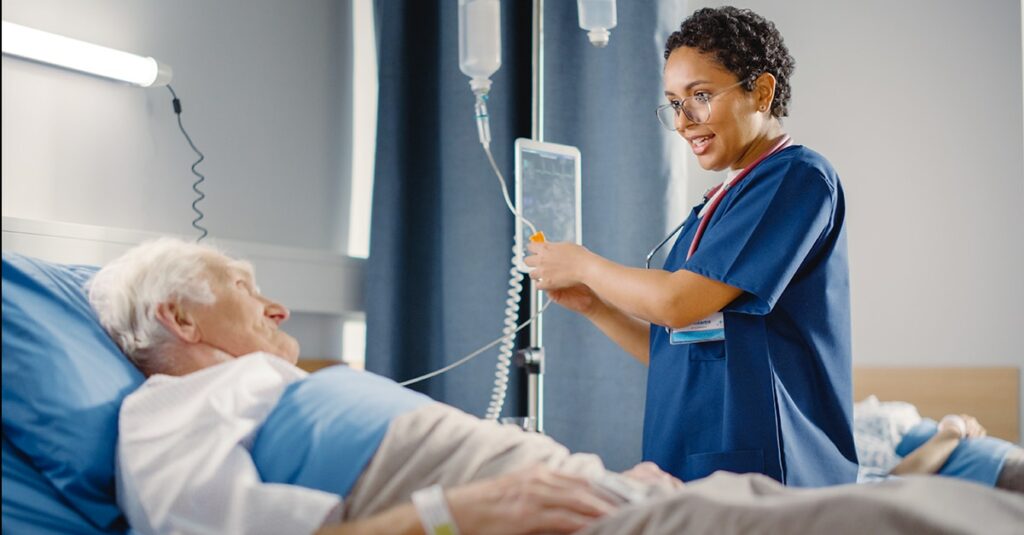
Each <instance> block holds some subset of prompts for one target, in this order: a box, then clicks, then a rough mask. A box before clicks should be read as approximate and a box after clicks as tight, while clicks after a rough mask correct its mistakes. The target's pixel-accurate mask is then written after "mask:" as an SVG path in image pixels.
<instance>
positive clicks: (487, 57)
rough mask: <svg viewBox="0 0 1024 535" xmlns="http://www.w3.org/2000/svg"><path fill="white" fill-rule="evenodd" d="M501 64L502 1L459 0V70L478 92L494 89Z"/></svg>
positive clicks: (475, 91) (474, 90)
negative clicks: (493, 75)
mask: <svg viewBox="0 0 1024 535" xmlns="http://www.w3.org/2000/svg"><path fill="white" fill-rule="evenodd" d="M498 67H501V4H500V3H499V1H498V0H459V69H461V70H462V73H463V74H465V75H466V76H469V77H470V78H471V80H470V82H469V85H470V87H472V88H473V92H474V93H478V92H482V93H486V92H487V91H489V90H490V88H491V80H490V78H491V75H492V74H494V73H495V72H497V70H498Z"/></svg>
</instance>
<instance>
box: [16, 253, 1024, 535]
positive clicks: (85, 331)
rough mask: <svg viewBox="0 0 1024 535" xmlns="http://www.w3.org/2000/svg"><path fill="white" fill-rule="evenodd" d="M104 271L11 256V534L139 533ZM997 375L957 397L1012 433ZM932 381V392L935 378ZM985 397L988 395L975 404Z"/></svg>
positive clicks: (1013, 390) (126, 386)
mask: <svg viewBox="0 0 1024 535" xmlns="http://www.w3.org/2000/svg"><path fill="white" fill-rule="evenodd" d="M95 271H96V268H94V267H89V266H67V265H61V264H53V263H49V262H45V261H41V260H38V259H34V258H30V257H26V256H22V255H18V254H16V253H11V252H7V251H5V252H4V254H3V292H2V294H3V354H2V361H3V362H2V364H3V530H4V532H5V533H8V532H10V533H76V534H96V533H128V532H130V529H129V528H128V526H127V525H126V523H125V520H124V517H123V515H122V514H121V511H120V510H119V509H118V506H117V504H116V501H115V494H114V447H115V443H116V426H117V412H118V408H119V405H120V401H121V400H122V399H123V398H124V396H125V395H127V394H128V393H129V392H131V391H132V390H134V389H135V388H136V387H137V386H138V385H140V384H141V383H142V381H143V377H142V376H141V374H140V373H139V372H138V371H137V370H136V369H135V368H134V367H133V366H132V365H131V363H130V362H129V361H128V360H127V358H125V357H124V356H123V355H122V354H121V353H120V351H118V349H117V347H116V346H115V345H114V344H113V342H112V341H111V340H110V339H109V338H108V337H107V336H106V334H105V333H104V332H103V331H102V329H101V328H100V326H99V325H98V323H97V322H96V320H95V317H94V315H93V313H92V310H91V308H90V307H89V304H88V301H87V299H86V295H85V292H84V288H83V285H84V284H85V283H86V281H87V280H88V279H89V278H90V277H91V275H92V274H93V273H94V272H95ZM977 372H978V373H982V374H984V373H988V372H986V371H984V370H978V371H977ZM888 373H889V374H890V375H891V374H892V372H891V371H890V372H888ZM906 373H908V374H910V375H911V376H912V380H911V382H912V383H921V382H922V381H924V382H925V383H927V381H936V380H938V379H934V378H932V379H929V378H930V377H931V375H930V372H921V371H920V370H918V371H917V372H911V371H907V372H906ZM964 373H967V374H971V373H974V372H971V371H966V370H960V371H959V377H960V378H961V379H962V377H963V376H964ZM995 373H996V374H997V375H998V377H1001V378H1002V377H1010V379H1008V380H1006V381H1007V382H1006V383H1005V384H1004V383H999V384H1002V385H1003V386H1001V387H999V388H1002V389H1006V390H999V393H998V394H996V395H995V396H994V397H992V398H991V400H989V397H986V396H987V395H988V394H989V393H990V392H989V391H990V390H992V384H994V383H985V384H984V385H979V386H978V387H971V388H968V389H967V390H965V392H968V393H970V394H969V395H967V394H965V395H964V397H963V398H962V399H959V400H954V401H950V402H951V403H953V402H955V403H957V407H958V409H957V410H962V411H965V412H967V411H969V412H973V413H975V414H976V415H978V416H980V417H981V418H982V420H983V421H986V420H987V422H992V424H991V425H992V427H991V429H993V431H994V433H995V432H998V433H1000V434H1003V433H1004V431H1003V430H1001V428H1000V427H999V426H1001V425H1003V424H1002V423H999V422H1001V421H1002V419H1000V418H998V416H999V414H1011V415H1013V416H1012V417H1011V418H1010V419H1009V420H1010V425H1011V427H1010V428H1009V430H1008V431H1005V432H1007V433H1016V428H1014V427H1013V426H1012V424H1013V423H1014V422H1016V416H1015V415H1016V414H1017V412H1016V410H1017V408H1016V400H1017V399H1018V397H1017V396H1018V393H1017V388H1019V382H1018V380H1017V371H1016V370H1003V371H998V372H995ZM940 375H943V374H940ZM979 377H982V376H979ZM1000 380H1002V379H1000ZM857 382H858V388H859V390H858V392H863V389H864V388H867V389H869V390H870V391H872V392H874V393H876V394H879V395H880V396H883V397H884V396H886V395H888V394H887V393H886V392H883V390H881V389H883V388H885V381H883V380H882V379H879V378H878V374H877V373H876V372H872V371H865V372H864V373H858V379H857ZM963 382H964V381H962V380H960V381H959V383H963ZM898 384H899V383H895V385H898ZM923 388H924V390H925V391H926V392H927V391H928V389H929V387H928V386H927V384H926V385H925V386H924V387H923ZM909 392H910V391H907V390H904V391H900V390H895V391H892V394H891V395H892V396H895V397H899V398H902V399H907V400H910V401H913V402H916V403H918V404H919V406H921V407H922V412H925V414H931V413H930V411H931V410H932V409H931V408H929V407H930V406H929V405H927V402H926V401H927V400H926V399H925V398H915V397H914V395H913V394H911V393H909ZM976 398H977V399H979V400H988V401H982V403H983V404H982V405H978V406H972V405H969V403H970V402H972V400H975V399H976ZM986 403H987V404H986ZM936 410H938V411H939V412H942V411H943V410H946V409H944V408H937V409H936ZM997 430H998V431H997ZM1003 436H1004V437H1006V438H1011V439H1014V437H1009V436H1007V435H1003ZM981 490H984V489H981ZM809 492H813V491H809Z"/></svg>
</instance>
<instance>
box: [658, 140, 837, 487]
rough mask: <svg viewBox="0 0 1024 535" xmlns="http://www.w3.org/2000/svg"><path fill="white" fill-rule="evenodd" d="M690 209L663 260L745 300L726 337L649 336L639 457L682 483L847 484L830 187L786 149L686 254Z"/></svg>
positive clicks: (805, 156)
mask: <svg viewBox="0 0 1024 535" xmlns="http://www.w3.org/2000/svg"><path fill="white" fill-rule="evenodd" d="M700 208H701V206H697V207H695V208H694V209H693V212H692V213H691V214H690V216H689V218H688V219H687V223H686V226H685V227H684V228H685V230H684V231H683V233H682V234H681V235H680V236H679V238H678V239H677V240H676V243H675V245H674V246H673V248H672V251H671V252H670V253H669V255H668V258H667V259H666V261H665V266H664V268H665V269H666V270H668V271H677V270H679V269H686V270H688V271H692V272H694V273H698V274H700V275H703V276H705V277H708V278H711V279H714V280H717V281H721V282H724V283H725V284H728V285H730V286H733V287H736V288H739V289H741V290H743V294H742V295H740V297H738V298H737V299H736V300H735V301H733V302H732V303H730V304H729V305H728V306H726V307H725V308H724V309H722V311H723V313H724V316H725V338H726V339H725V340H723V341H714V342H703V343H696V344H688V345H672V344H670V343H669V337H668V332H667V331H666V329H665V328H664V327H662V326H659V325H652V326H651V337H650V367H649V370H648V378H647V405H646V409H645V413H644V437H643V438H644V441H643V458H644V460H649V461H653V462H655V463H656V464H658V465H659V466H660V467H661V468H662V469H664V470H666V471H667V472H669V473H672V474H674V475H675V476H676V477H679V478H680V479H682V480H684V481H688V480H693V479H699V478H702V477H705V476H707V475H710V474H711V473H712V472H714V471H716V470H727V471H731V472H760V473H763V474H766V475H768V476H770V477H772V478H774V479H776V480H778V481H781V482H782V483H785V484H787V485H793V486H824V485H832V484H841V483H853V482H855V481H856V480H857V453H856V449H855V448H854V443H853V430H852V422H853V407H852V386H851V372H850V361H851V350H850V291H849V270H848V267H847V253H846V230H845V225H844V216H845V205H844V199H843V190H842V187H841V185H840V184H839V177H838V175H836V172H835V170H834V169H833V168H832V166H831V164H829V163H828V161H827V160H825V158H824V157H822V156H821V155H820V154H818V153H816V152H814V151H812V150H810V149H808V148H805V147H802V146H799V145H794V146H790V147H788V148H786V149H783V150H781V151H779V152H778V153H776V154H774V155H772V156H770V157H768V158H767V159H765V160H764V161H762V162H761V164H760V165H758V166H757V167H755V168H754V169H753V170H752V171H751V172H750V173H749V174H748V175H747V176H746V178H744V179H743V180H742V181H740V182H739V183H738V184H737V185H736V186H734V187H733V188H732V189H730V190H729V191H728V192H727V193H726V194H725V195H724V197H723V198H722V201H721V204H720V205H719V206H718V209H717V210H716V211H715V212H714V214H713V216H712V218H711V221H709V222H708V225H707V228H706V229H705V231H704V235H703V237H702V238H701V241H700V243H699V245H698V246H697V250H696V252H695V253H694V255H693V257H691V258H690V259H689V260H686V253H687V250H688V249H689V247H690V242H691V241H692V240H693V235H694V233H695V232H696V230H697V225H698V222H699V221H698V219H697V213H698V212H699V210H700Z"/></svg>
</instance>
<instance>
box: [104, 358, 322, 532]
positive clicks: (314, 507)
mask: <svg viewBox="0 0 1024 535" xmlns="http://www.w3.org/2000/svg"><path fill="white" fill-rule="evenodd" d="M271 359H273V360H271ZM302 373H303V372H301V371H300V370H297V369H295V368H293V367H291V366H290V365H288V364H286V363H284V362H283V361H277V357H273V356H269V355H262V354H254V355H250V356H246V357H242V358H240V359H235V360H234V361H231V362H228V363H224V364H221V365H218V366H214V367H212V368H207V369H205V370H201V371H199V372H195V373H192V374H189V375H186V376H183V377H169V376H154V377H152V378H150V379H149V380H148V381H147V382H146V383H145V384H144V385H143V386H142V388H140V389H139V390H138V391H136V392H135V393H133V394H131V395H130V396H128V398H126V399H125V401H124V403H123V405H122V407H121V414H120V421H119V437H118V501H119V503H120V504H121V507H122V509H123V510H124V511H125V514H126V516H127V517H128V521H129V524H131V526H132V528H133V529H135V530H136V531H138V532H140V533H160V534H178V533H182V534H207V533H209V534H214V533H216V534H225V533H239V534H263V533H266V534H281V533H289V534H291V533H295V534H300V533H313V532H315V531H316V530H317V529H318V528H320V527H321V526H322V525H323V524H325V523H332V522H337V521H338V520H339V517H340V509H341V507H340V505H341V498H340V497H339V496H337V495H335V494H331V493H326V492H321V491H318V490H314V489H308V488H304V487H298V486H293V485H281V484H271V483H263V482H262V481H261V480H260V477H259V473H258V471H257V470H256V467H255V465H254V464H253V461H252V457H251V455H250V453H249V447H250V446H251V441H252V439H253V437H254V436H255V434H256V432H257V431H258V429H259V427H260V426H261V425H262V424H263V422H264V420H265V419H266V417H267V415H268V414H269V413H270V411H271V410H272V409H273V407H274V405H275V404H276V402H277V400H278V398H279V397H280V395H281V393H282V392H283V391H284V388H285V387H286V386H287V385H288V384H289V383H291V382H293V381H295V380H297V379H298V378H301V377H302ZM281 454H282V455H287V452H281Z"/></svg>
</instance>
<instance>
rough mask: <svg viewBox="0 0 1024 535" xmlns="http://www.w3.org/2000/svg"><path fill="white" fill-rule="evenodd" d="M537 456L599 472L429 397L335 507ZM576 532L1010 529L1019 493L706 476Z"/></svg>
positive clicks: (352, 508) (957, 484) (378, 505)
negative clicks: (801, 485) (800, 485)
mask: <svg viewBox="0 0 1024 535" xmlns="http://www.w3.org/2000/svg"><path fill="white" fill-rule="evenodd" d="M536 463H545V464H547V465H548V466H551V467H552V468H556V469H560V470H565V471H568V472H572V473H575V474H579V475H583V476H586V477H590V478H595V479H597V478H601V477H604V476H605V475H606V474H607V473H608V472H607V471H606V470H605V468H604V466H603V464H602V463H601V461H600V459H598V458H597V457H596V456H594V455H590V454H572V453H570V452H569V451H568V450H567V449H566V448H565V447H564V446H562V445H560V444H558V443H557V442H555V441H554V440H552V439H550V438H549V437H546V436H544V435H539V434H535V433H525V432H523V431H521V430H519V429H518V428H515V427H513V426H502V425H498V424H496V423H493V422H481V421H480V420H478V419H476V418H474V417H472V416H469V415H467V414H465V413H463V412H461V411H459V410H457V409H454V408H452V407H448V406H445V405H441V404H432V405H428V406H425V407H422V408H420V409H417V410H415V411H414V412H410V413H407V414H404V415H402V416H399V417H397V418H396V419H395V420H394V421H392V423H391V426H390V427H389V428H388V432H387V434H386V435H385V437H384V440H383V441H382V443H381V445H380V448H379V449H378V450H377V452H376V454H375V455H374V457H373V459H372V460H371V461H370V463H369V465H368V466H367V469H366V470H365V471H364V472H363V474H362V475H361V476H360V478H359V479H358V481H357V482H356V485H355V487H354V488H353V490H352V492H351V494H349V496H348V497H347V499H346V500H345V503H344V507H345V511H344V517H345V519H346V520H356V519H359V518H365V517H367V516H371V515H373V514H375V513H378V512H381V511H383V510H385V509H387V508H389V507H392V506H394V505H398V504H400V503H403V502H407V501H408V500H409V499H410V496H411V494H412V493H413V492H414V491H416V490H418V489H421V488H424V487H427V486H430V485H433V484H440V485H442V486H445V487H450V486H454V485H459V484H462V483H468V482H470V481H475V480H478V479H483V478H487V477H490V476H495V475H499V474H503V473H506V472H509V471H511V470H515V469H517V468H524V467H527V466H531V465H534V464H536ZM646 495H647V496H648V498H647V499H646V501H644V502H642V503H637V504H632V505H626V506H624V507H623V508H621V509H620V510H619V511H618V512H616V513H615V514H613V515H610V516H608V517H605V518H604V519H602V520H601V521H599V522H597V523H595V524H593V525H591V526H590V527H588V528H587V529H585V530H584V531H583V532H582V533H585V534H588V535H621V534H634V533H635V534H662V533H683V532H685V533H688V534H689V533H716V534H719V533H754V534H756V533H766V534H767V533H827V534H828V535H843V534H855V533H856V534H862V533H873V534H886V533H914V534H918V533H922V534H927V533H988V534H1000V533H1007V534H1009V533H1021V529H1022V526H1024V496H1022V495H1020V494H1017V493H1011V492H1007V491H1001V490H996V489H992V488H987V487H983V486H980V485H977V484H974V483H970V482H965V481H960V480H956V479H951V478H943V477H934V476H930V477H929V476H919V477H908V478H902V479H896V480H889V481H885V482H882V483H876V484H864V485H841V486H835V487H827V488H819V489H797V488H789V487H785V486H783V485H780V484H779V483H778V482H776V481H775V480H773V479H771V478H768V477H765V476H763V475H760V474H742V475H740V474H729V473H725V472H719V473H716V474H714V475H712V476H710V477H708V478H705V479H702V480H700V481H696V482H693V483H690V484H688V485H686V487H685V488H683V489H681V490H675V491H671V490H669V489H666V488H648V489H647V492H646Z"/></svg>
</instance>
